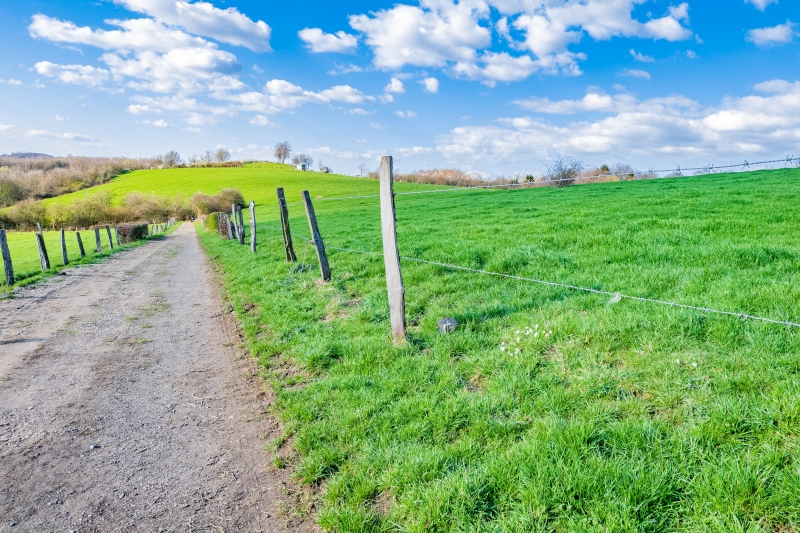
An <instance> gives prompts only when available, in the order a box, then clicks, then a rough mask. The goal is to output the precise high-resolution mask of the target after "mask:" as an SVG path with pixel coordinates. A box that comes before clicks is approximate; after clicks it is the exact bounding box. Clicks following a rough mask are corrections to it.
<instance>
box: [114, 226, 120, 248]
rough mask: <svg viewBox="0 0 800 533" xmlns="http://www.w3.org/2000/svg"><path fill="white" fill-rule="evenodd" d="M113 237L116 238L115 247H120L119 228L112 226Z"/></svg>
mask: <svg viewBox="0 0 800 533" xmlns="http://www.w3.org/2000/svg"><path fill="white" fill-rule="evenodd" d="M114 237H116V241H117V247H119V246H122V245H121V244H120V243H119V228H118V227H117V226H114Z"/></svg>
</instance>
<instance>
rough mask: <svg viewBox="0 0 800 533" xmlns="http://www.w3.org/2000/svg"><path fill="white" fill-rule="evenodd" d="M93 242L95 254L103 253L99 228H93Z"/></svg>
mask: <svg viewBox="0 0 800 533" xmlns="http://www.w3.org/2000/svg"><path fill="white" fill-rule="evenodd" d="M94 240H95V244H96V245H97V246H96V250H97V253H100V252H102V251H103V242H102V241H101V240H100V228H94Z"/></svg>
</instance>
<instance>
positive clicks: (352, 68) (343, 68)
mask: <svg viewBox="0 0 800 533" xmlns="http://www.w3.org/2000/svg"><path fill="white" fill-rule="evenodd" d="M364 71H365V69H364V67H359V66H358V65H354V64H352V63H350V64H349V65H339V64H337V63H334V64H333V68H332V69H331V70H329V71H328V73H327V74H328V76H338V75H339V74H350V73H351V72H364Z"/></svg>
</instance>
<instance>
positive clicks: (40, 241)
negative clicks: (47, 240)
mask: <svg viewBox="0 0 800 533" xmlns="http://www.w3.org/2000/svg"><path fill="white" fill-rule="evenodd" d="M36 244H37V245H38V246H39V262H40V263H41V264H42V272H44V271H46V270H50V258H49V257H48V256H47V247H46V246H45V245H44V237H42V235H41V234H40V233H37V234H36Z"/></svg>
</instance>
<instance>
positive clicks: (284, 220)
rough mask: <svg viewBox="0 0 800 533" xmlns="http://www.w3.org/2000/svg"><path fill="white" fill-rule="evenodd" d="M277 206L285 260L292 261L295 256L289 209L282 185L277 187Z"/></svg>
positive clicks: (294, 259) (295, 258) (295, 259)
mask: <svg viewBox="0 0 800 533" xmlns="http://www.w3.org/2000/svg"><path fill="white" fill-rule="evenodd" d="M278 208H279V209H280V213H281V228H282V229H283V248H284V250H285V251H286V262H287V263H294V262H295V261H297V256H296V255H294V246H293V245H292V232H291V231H290V229H289V209H288V207H287V206H286V197H285V196H284V195H283V187H278Z"/></svg>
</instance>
